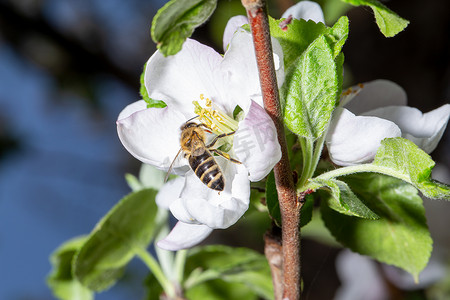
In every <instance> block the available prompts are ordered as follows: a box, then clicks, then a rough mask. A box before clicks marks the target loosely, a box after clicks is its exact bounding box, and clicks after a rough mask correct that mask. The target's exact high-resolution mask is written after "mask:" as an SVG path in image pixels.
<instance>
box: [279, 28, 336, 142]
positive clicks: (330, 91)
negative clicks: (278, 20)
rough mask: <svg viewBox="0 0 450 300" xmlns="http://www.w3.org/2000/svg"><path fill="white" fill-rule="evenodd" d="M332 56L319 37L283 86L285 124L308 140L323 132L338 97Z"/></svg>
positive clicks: (324, 42)
mask: <svg viewBox="0 0 450 300" xmlns="http://www.w3.org/2000/svg"><path fill="white" fill-rule="evenodd" d="M333 55H334V54H333V51H332V50H331V47H330V45H329V44H328V42H327V40H326V38H325V37H324V36H323V35H321V36H320V37H318V38H317V39H316V40H315V41H314V42H313V43H312V44H311V45H310V46H309V47H308V49H306V50H305V52H303V54H302V55H301V56H300V58H299V60H298V62H297V65H296V68H295V71H294V72H292V73H289V74H288V75H287V76H286V80H285V83H284V85H283V94H284V95H286V104H285V107H284V121H285V123H286V125H287V127H288V128H289V129H290V130H291V131H292V132H294V133H295V134H297V135H299V136H302V137H305V138H307V139H310V140H315V139H317V138H319V137H320V136H321V135H322V133H323V132H324V131H325V129H326V127H327V126H328V122H329V120H330V118H331V113H332V111H333V108H334V106H335V103H336V99H337V97H338V94H337V92H338V90H339V86H338V84H339V76H338V74H337V67H336V63H335V61H334V56H333Z"/></svg>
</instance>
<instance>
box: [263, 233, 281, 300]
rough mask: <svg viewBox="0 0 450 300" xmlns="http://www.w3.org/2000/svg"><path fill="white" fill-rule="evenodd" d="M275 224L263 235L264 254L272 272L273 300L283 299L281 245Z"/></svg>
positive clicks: (279, 234)
mask: <svg viewBox="0 0 450 300" xmlns="http://www.w3.org/2000/svg"><path fill="white" fill-rule="evenodd" d="M277 229H278V227H277V226H276V225H273V226H272V231H270V232H267V233H266V234H265V235H264V254H265V255H266V257H267V261H268V262H269V266H270V271H271V273H272V282H273V289H274V294H275V300H282V299H283V249H282V246H281V232H274V231H279V230H277Z"/></svg>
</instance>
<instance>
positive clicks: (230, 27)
mask: <svg viewBox="0 0 450 300" xmlns="http://www.w3.org/2000/svg"><path fill="white" fill-rule="evenodd" d="M244 24H248V19H247V17H246V16H234V17H232V18H231V19H229V20H228V23H227V26H226V27H225V31H224V33H223V52H224V53H225V52H227V48H228V44H230V42H231V38H232V37H233V35H234V33H235V32H236V31H237V30H238V29H239V28H240V27H241V26H242V25H244Z"/></svg>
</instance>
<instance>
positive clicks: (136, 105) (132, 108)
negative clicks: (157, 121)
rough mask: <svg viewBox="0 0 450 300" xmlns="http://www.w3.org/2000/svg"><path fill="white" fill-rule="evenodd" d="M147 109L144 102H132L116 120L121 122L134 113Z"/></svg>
mask: <svg viewBox="0 0 450 300" xmlns="http://www.w3.org/2000/svg"><path fill="white" fill-rule="evenodd" d="M145 109H147V103H146V102H145V101H144V100H139V101H136V102H133V103H131V104H129V105H127V106H125V108H124V109H123V110H122V111H121V112H120V113H119V116H118V117H117V120H122V119H125V118H128V117H129V116H131V115H132V114H134V113H135V112H138V111H141V110H145Z"/></svg>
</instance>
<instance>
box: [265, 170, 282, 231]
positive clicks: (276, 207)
mask: <svg viewBox="0 0 450 300" xmlns="http://www.w3.org/2000/svg"><path fill="white" fill-rule="evenodd" d="M266 204H267V210H268V211H269V215H270V217H271V218H272V220H273V221H274V222H275V224H276V225H277V226H278V227H281V213H280V203H279V202H278V194H277V187H276V185H275V175H274V174H273V171H272V172H270V174H269V175H268V176H267V179H266Z"/></svg>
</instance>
